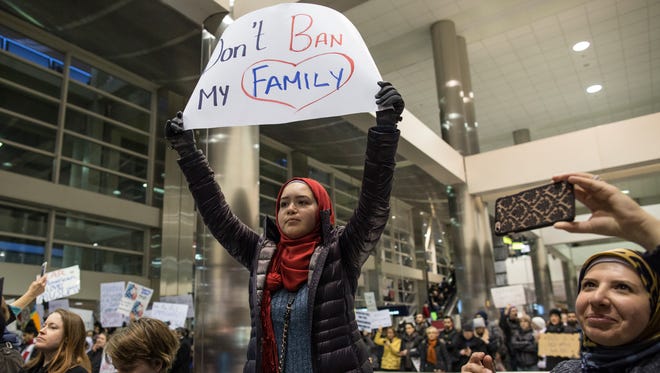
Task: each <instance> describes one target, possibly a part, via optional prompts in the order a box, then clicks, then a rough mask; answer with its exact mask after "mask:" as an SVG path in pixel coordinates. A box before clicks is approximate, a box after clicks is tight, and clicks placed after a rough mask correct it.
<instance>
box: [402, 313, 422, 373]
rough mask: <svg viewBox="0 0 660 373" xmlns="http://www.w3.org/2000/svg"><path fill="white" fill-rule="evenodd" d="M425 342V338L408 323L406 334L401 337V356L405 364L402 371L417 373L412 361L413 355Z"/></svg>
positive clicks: (405, 329)
mask: <svg viewBox="0 0 660 373" xmlns="http://www.w3.org/2000/svg"><path fill="white" fill-rule="evenodd" d="M423 340H424V337H422V336H421V335H419V334H417V330H415V326H414V325H413V323H410V322H407V323H406V324H405V325H404V332H403V335H402V336H401V352H399V356H401V357H402V359H403V362H402V364H401V365H402V366H401V369H402V370H403V371H406V372H417V369H416V368H415V366H414V365H413V362H412V360H411V353H413V352H414V351H415V350H417V347H418V346H419V344H420V343H421V342H422V341H423Z"/></svg>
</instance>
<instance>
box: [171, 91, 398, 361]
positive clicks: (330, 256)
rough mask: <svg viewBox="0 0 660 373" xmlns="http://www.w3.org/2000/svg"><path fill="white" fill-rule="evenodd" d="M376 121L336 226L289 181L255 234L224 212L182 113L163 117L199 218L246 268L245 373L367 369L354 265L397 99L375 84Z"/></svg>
mask: <svg viewBox="0 0 660 373" xmlns="http://www.w3.org/2000/svg"><path fill="white" fill-rule="evenodd" d="M378 84H379V86H380V90H379V91H378V93H377V94H376V104H378V106H379V109H380V110H379V111H378V112H377V113H376V114H377V115H376V124H377V125H376V126H375V127H372V128H371V129H370V130H369V134H368V140H367V151H366V160H365V166H364V177H363V180H362V188H361V194H360V199H359V202H358V206H357V208H356V210H355V211H354V213H353V216H352V217H351V218H350V219H349V221H348V224H347V225H346V226H345V227H335V226H334V212H333V208H332V202H331V200H330V197H329V195H328V192H327V191H326V190H325V188H323V186H322V185H321V184H320V183H318V182H317V181H315V180H312V179H308V178H302V177H296V178H293V179H291V180H289V181H288V182H286V183H285V184H284V185H282V187H281V189H280V191H279V193H278V195H277V204H276V217H277V220H276V224H275V225H273V224H272V222H271V223H270V225H269V224H267V226H266V228H265V229H264V235H263V236H259V234H257V233H256V232H254V231H253V230H252V229H250V228H249V227H248V226H246V225H245V224H243V223H242V222H241V221H240V220H238V218H237V217H236V216H235V215H234V214H233V213H232V212H231V210H230V208H229V206H228V205H227V202H226V201H225V198H224V196H223V194H222V192H221V190H220V187H219V185H218V184H217V183H216V181H215V179H214V177H213V171H212V170H211V169H210V168H209V165H208V163H207V161H206V158H205V156H204V155H203V154H202V152H201V151H200V150H197V148H196V146H195V140H194V135H193V132H192V131H190V130H187V131H184V130H183V128H184V124H183V121H182V119H181V118H182V115H181V114H180V113H179V114H178V115H177V117H176V118H174V119H172V120H171V121H168V122H167V126H166V137H167V139H168V140H169V142H170V143H171V144H172V147H173V148H174V149H175V150H176V151H177V152H178V153H179V156H180V157H181V158H180V159H179V161H178V162H179V166H180V167H181V169H182V171H183V173H184V174H185V176H186V179H187V181H188V183H189V187H190V190H191V192H192V194H193V197H194V198H195V201H196V203H197V206H198V208H199V212H200V214H201V215H202V217H203V218H204V222H205V223H206V225H207V227H208V228H209V230H210V231H211V233H212V234H213V235H214V236H215V237H216V239H217V240H218V241H219V242H220V243H221V244H222V245H223V246H224V247H225V248H226V249H227V251H228V252H229V254H230V255H232V256H233V257H234V258H235V259H236V260H238V261H239V262H240V263H242V264H243V265H244V266H245V267H246V268H247V269H248V270H249V271H250V309H251V318H252V333H251V335H250V337H251V338H250V343H249V347H248V361H247V362H246V364H245V367H244V371H246V372H305V373H308V372H333V373H334V372H348V371H351V372H371V371H372V368H371V365H370V363H369V351H368V349H367V347H366V346H365V344H364V342H363V341H362V339H361V338H360V332H359V331H358V328H357V323H356V321H355V313H354V302H355V292H356V290H357V279H358V277H359V276H360V271H361V267H362V265H363V264H364V262H365V261H366V260H367V258H368V257H369V254H370V253H371V252H372V250H373V249H374V248H375V246H376V243H377V242H378V240H379V238H380V235H381V233H382V232H383V230H384V228H385V224H386V222H387V220H388V218H389V199H390V192H391V189H392V175H393V172H394V166H395V162H394V157H395V155H396V148H397V143H398V140H399V131H398V130H397V128H396V123H397V122H398V121H399V120H400V119H401V118H400V115H401V113H402V112H403V108H404V102H403V99H402V98H401V95H400V94H399V93H398V92H397V90H396V89H395V88H394V87H393V86H392V85H391V84H390V83H387V82H379V83H378Z"/></svg>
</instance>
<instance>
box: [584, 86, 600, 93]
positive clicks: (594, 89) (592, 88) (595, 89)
mask: <svg viewBox="0 0 660 373" xmlns="http://www.w3.org/2000/svg"><path fill="white" fill-rule="evenodd" d="M601 89H603V86H602V85H600V84H594V85H591V86H589V87H587V93H596V92H600V90H601Z"/></svg>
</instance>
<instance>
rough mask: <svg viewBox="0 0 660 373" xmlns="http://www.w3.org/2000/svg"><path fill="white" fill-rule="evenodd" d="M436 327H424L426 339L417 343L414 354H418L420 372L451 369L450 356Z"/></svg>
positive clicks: (447, 370)
mask: <svg viewBox="0 0 660 373" xmlns="http://www.w3.org/2000/svg"><path fill="white" fill-rule="evenodd" d="M439 334H440V333H439V332H438V329H437V328H436V327H435V326H429V327H428V328H426V339H425V340H423V341H422V343H420V344H419V347H417V351H413V352H412V354H413V355H414V356H419V361H420V364H419V365H420V366H419V371H420V372H449V371H450V370H451V357H450V356H449V352H447V348H446V346H445V342H444V340H442V339H440V338H439V337H438V336H439Z"/></svg>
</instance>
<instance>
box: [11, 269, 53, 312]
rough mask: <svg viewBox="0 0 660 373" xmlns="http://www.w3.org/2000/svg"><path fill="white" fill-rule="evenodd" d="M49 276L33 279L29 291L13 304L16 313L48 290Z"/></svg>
mask: <svg viewBox="0 0 660 373" xmlns="http://www.w3.org/2000/svg"><path fill="white" fill-rule="evenodd" d="M46 282H47V276H41V277H39V278H38V279H36V280H34V281H32V283H31V284H30V286H29V287H28V289H27V291H26V292H25V293H23V295H21V296H20V297H19V298H18V299H16V300H15V301H14V303H12V304H11V306H12V308H14V310H13V311H14V313H16V312H20V310H22V309H23V308H25V307H27V306H28V305H29V304H30V303H32V302H33V301H34V300H35V299H37V297H38V296H40V295H41V294H43V293H44V291H46Z"/></svg>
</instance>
